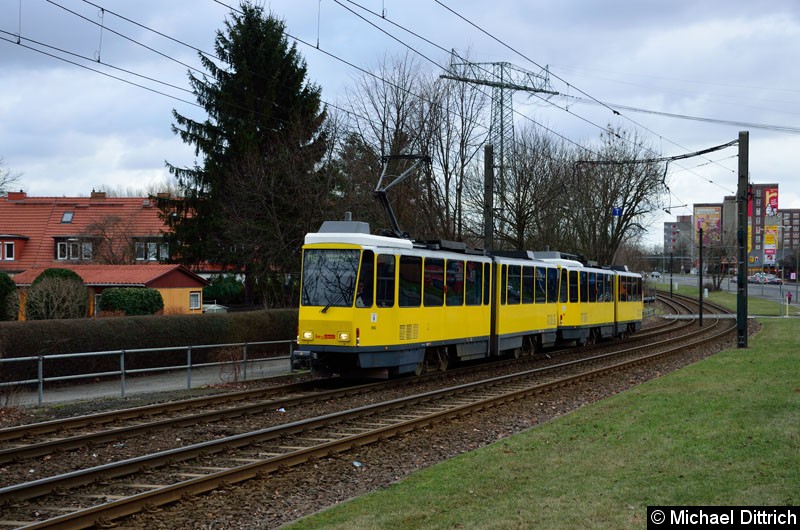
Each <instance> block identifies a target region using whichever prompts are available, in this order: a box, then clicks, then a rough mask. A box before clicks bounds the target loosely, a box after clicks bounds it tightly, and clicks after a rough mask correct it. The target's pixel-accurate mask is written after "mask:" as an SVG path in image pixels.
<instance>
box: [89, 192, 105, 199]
mask: <svg viewBox="0 0 800 530" xmlns="http://www.w3.org/2000/svg"><path fill="white" fill-rule="evenodd" d="M91 198H92V199H97V200H103V199H105V198H106V192H104V191H94V190H92V195H91Z"/></svg>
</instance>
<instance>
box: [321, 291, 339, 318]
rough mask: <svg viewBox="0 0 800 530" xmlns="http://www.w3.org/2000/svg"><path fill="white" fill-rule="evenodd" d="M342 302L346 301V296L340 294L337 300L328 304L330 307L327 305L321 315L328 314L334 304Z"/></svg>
mask: <svg viewBox="0 0 800 530" xmlns="http://www.w3.org/2000/svg"><path fill="white" fill-rule="evenodd" d="M342 300H344V296H343V295H342V293H339V294H337V295H336V298H334V299H333V300H331V301H330V302H328V305H326V306H325V307H323V308H322V309H321V310H320V313H327V312H328V309H330V308H331V306H332V305H333V304H338V303H339V302H341V301H342Z"/></svg>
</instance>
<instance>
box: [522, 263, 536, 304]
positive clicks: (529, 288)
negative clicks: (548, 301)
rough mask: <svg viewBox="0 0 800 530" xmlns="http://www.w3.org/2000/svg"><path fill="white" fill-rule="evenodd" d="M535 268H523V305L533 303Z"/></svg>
mask: <svg viewBox="0 0 800 530" xmlns="http://www.w3.org/2000/svg"><path fill="white" fill-rule="evenodd" d="M533 271H534V268H533V267H522V303H523V304H532V303H533Z"/></svg>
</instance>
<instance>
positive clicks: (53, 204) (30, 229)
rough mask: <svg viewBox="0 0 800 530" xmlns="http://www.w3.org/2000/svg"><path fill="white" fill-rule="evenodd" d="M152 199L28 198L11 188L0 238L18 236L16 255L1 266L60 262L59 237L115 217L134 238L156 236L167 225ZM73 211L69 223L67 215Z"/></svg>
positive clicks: (13, 268)
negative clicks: (57, 252) (64, 220)
mask: <svg viewBox="0 0 800 530" xmlns="http://www.w3.org/2000/svg"><path fill="white" fill-rule="evenodd" d="M154 203H155V201H154V200H153V199H148V198H146V197H121V198H110V197H105V194H102V193H93V195H92V196H91V197H28V196H27V195H26V194H25V193H22V192H11V193H9V194H8V196H7V197H0V239H3V240H14V239H16V240H17V241H20V243H21V244H20V245H19V248H20V249H21V251H16V252H15V256H14V260H6V261H4V260H0V271H10V272H18V271H23V270H26V269H29V268H32V267H53V266H60V263H58V262H57V261H56V259H55V240H56V238H69V237H75V236H80V235H81V234H85V233H86V231H87V228H88V227H89V226H90V225H92V224H93V223H100V222H102V221H103V220H105V219H108V218H110V217H112V216H114V217H118V218H119V219H121V220H122V222H124V223H125V225H126V226H129V227H130V230H131V233H130V234H129V235H130V236H131V237H148V236H158V235H161V234H162V233H163V232H165V231H166V230H167V227H166V226H165V225H164V223H163V221H162V220H161V219H160V218H159V210H158V208H156V206H155V204H154ZM66 212H72V219H71V222H69V223H64V222H62V219H63V218H64V214H65V213H66Z"/></svg>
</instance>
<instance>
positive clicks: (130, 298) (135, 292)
mask: <svg viewBox="0 0 800 530" xmlns="http://www.w3.org/2000/svg"><path fill="white" fill-rule="evenodd" d="M98 309H100V310H101V311H108V312H122V313H124V314H125V315H128V316H136V315H155V314H156V313H158V312H159V311H163V309H164V299H163V298H162V297H161V293H160V292H158V291H157V290H155V289H147V288H143V287H112V288H109V289H105V290H104V291H103V296H102V297H101V298H100V307H99V308H98Z"/></svg>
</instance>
